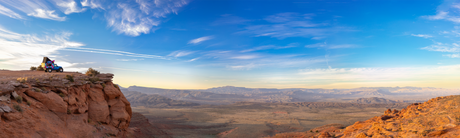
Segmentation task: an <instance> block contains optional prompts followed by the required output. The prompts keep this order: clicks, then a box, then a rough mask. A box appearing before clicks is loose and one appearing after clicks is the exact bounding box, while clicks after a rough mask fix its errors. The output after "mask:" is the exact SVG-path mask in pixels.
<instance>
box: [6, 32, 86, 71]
mask: <svg viewBox="0 0 460 138" xmlns="http://www.w3.org/2000/svg"><path fill="white" fill-rule="evenodd" d="M71 35H72V33H70V32H61V33H57V34H55V35H34V34H19V33H15V32H12V31H9V30H6V29H4V28H2V27H0V45H1V46H0V65H3V66H10V67H9V68H11V69H24V68H28V67H30V66H38V64H39V63H40V59H42V58H43V57H44V56H48V57H55V56H54V54H56V53H58V51H59V50H62V49H65V48H77V47H81V46H84V44H83V43H80V42H73V41H69V37H70V36H71ZM59 65H66V66H67V67H69V68H71V67H72V66H75V65H78V64H76V63H69V62H66V61H60V62H59ZM66 70H68V69H67V68H66Z"/></svg>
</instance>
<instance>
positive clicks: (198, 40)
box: [188, 36, 214, 44]
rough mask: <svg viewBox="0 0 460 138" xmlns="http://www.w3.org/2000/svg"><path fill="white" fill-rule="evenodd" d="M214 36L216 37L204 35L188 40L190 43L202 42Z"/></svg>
mask: <svg viewBox="0 0 460 138" xmlns="http://www.w3.org/2000/svg"><path fill="white" fill-rule="evenodd" d="M213 38H214V37H213V36H203V37H200V38H196V39H192V40H190V41H189V42H188V44H199V43H201V42H203V41H207V40H211V39H213Z"/></svg>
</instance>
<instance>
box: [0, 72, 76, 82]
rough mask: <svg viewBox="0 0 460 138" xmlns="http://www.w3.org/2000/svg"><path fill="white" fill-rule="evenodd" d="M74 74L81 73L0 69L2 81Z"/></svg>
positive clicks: (0, 79)
mask: <svg viewBox="0 0 460 138" xmlns="http://www.w3.org/2000/svg"><path fill="white" fill-rule="evenodd" d="M73 74H81V73H77V72H66V71H64V72H55V71H53V72H51V73H49V72H45V71H28V70H25V71H11V70H0V81H3V82H4V81H9V80H17V79H18V78H24V77H27V78H39V77H47V76H51V75H54V76H59V77H60V76H62V77H64V76H65V75H73Z"/></svg>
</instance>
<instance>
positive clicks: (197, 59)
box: [187, 57, 200, 62]
mask: <svg viewBox="0 0 460 138" xmlns="http://www.w3.org/2000/svg"><path fill="white" fill-rule="evenodd" d="M198 59H200V57H197V58H193V59H190V60H188V61H187V62H192V61H195V60H198Z"/></svg>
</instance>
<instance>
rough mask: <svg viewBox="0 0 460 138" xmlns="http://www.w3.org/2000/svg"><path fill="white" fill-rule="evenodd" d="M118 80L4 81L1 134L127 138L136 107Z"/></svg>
mask: <svg viewBox="0 0 460 138" xmlns="http://www.w3.org/2000/svg"><path fill="white" fill-rule="evenodd" d="M0 76H1V73H0ZM9 77H11V76H9ZM112 78H113V74H99V75H97V76H94V77H89V76H85V75H83V74H80V73H43V74H40V75H35V76H33V77H28V76H23V77H18V78H17V79H16V80H11V79H10V80H5V79H3V80H2V81H1V82H0V116H1V120H0V134H1V135H0V137H68V138H74V137H75V138H87V137H110V136H112V137H113V136H114V137H124V136H125V135H126V132H127V129H128V126H129V123H130V121H131V116H132V111H131V106H130V103H129V102H128V100H127V99H126V98H125V96H124V95H123V94H122V93H121V91H120V90H119V88H118V87H117V86H116V85H114V84H113V82H112Z"/></svg>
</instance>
